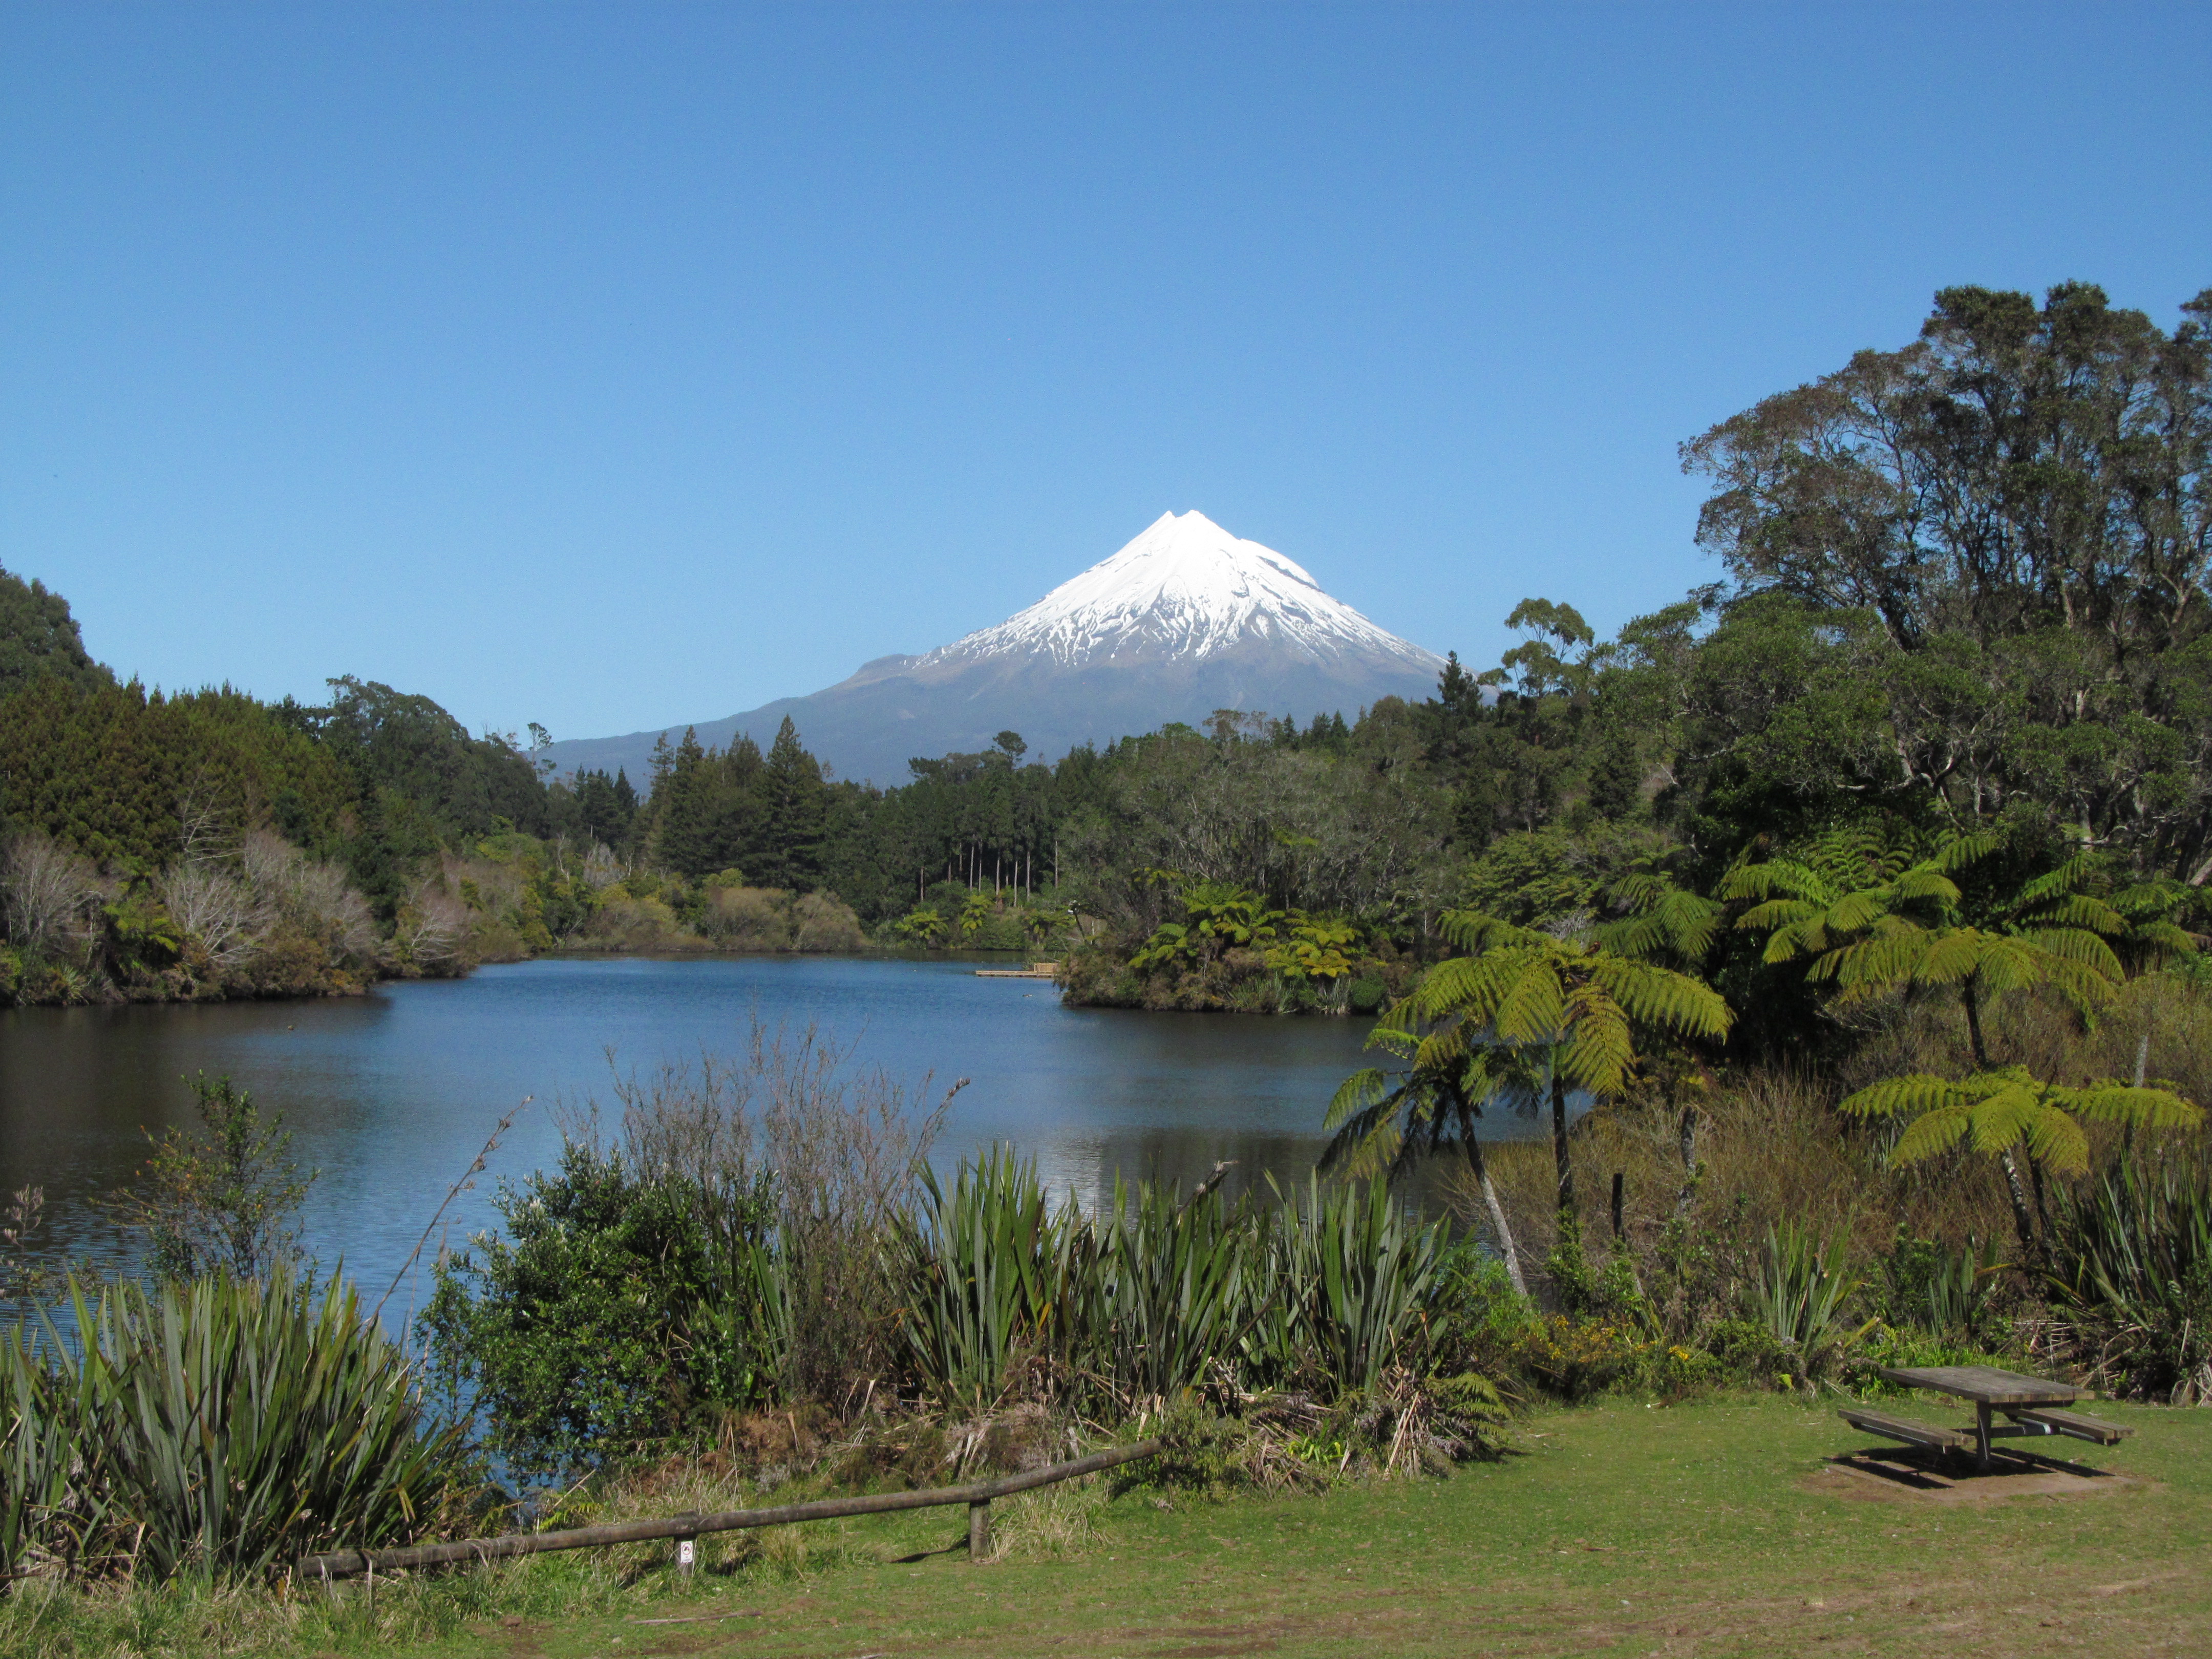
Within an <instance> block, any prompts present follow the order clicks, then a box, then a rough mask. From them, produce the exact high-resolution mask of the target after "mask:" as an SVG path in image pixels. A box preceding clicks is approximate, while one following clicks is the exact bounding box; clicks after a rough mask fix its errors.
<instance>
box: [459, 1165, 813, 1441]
mask: <svg viewBox="0 0 2212 1659" xmlns="http://www.w3.org/2000/svg"><path fill="white" fill-rule="evenodd" d="M494 1205H495V1208H496V1209H497V1210H498V1212H499V1213H500V1217H501V1221H502V1223H503V1224H504V1226H505V1230H506V1234H507V1236H506V1237H503V1238H502V1237H478V1238H477V1239H476V1240H474V1241H472V1242H471V1246H470V1248H469V1249H467V1250H465V1251H464V1252H463V1253H462V1254H460V1255H458V1256H456V1257H454V1258H453V1259H452V1260H450V1261H443V1262H441V1263H440V1264H439V1266H438V1268H437V1288H436V1290H435V1292H434V1293H433V1295H432V1297H431V1299H430V1302H429V1304H428V1307H427V1308H426V1309H425V1310H424V1311H423V1313H422V1321H421V1323H422V1331H423V1333H424V1335H425V1336H426V1337H427V1339H428V1342H429V1346H430V1351H431V1352H432V1353H433V1354H434V1355H435V1356H436V1358H437V1360H438V1362H439V1364H440V1366H441V1369H442V1370H444V1372H445V1373H446V1375H447V1378H448V1384H449V1387H450V1388H452V1389H453V1391H454V1394H455V1395H456V1398H458V1397H459V1392H460V1389H461V1387H462V1385H464V1384H465V1385H466V1387H467V1389H468V1390H469V1392H470V1393H471V1395H472V1396H473V1398H474V1400H475V1402H476V1405H477V1408H478V1410H479V1411H480V1412H481V1413H483V1417H484V1419H485V1424H486V1433H485V1442H486V1444H487V1445H488V1446H489V1448H490V1449H492V1450H493V1451H494V1452H495V1453H496V1454H498V1455H500V1456H501V1457H503V1458H506V1459H507V1460H509V1461H510V1462H512V1463H513V1465H514V1467H515V1468H518V1469H519V1470H521V1471H524V1472H526V1473H554V1472H558V1471H563V1470H568V1469H573V1468H576V1467H579V1466H582V1465H587V1464H591V1463H593V1462H599V1461H601V1460H602V1459H604V1458H605V1457H606V1456H607V1455H611V1454H612V1455H621V1454H624V1453H630V1452H635V1450H637V1449H640V1448H641V1447H643V1446H645V1445H647V1444H649V1443H653V1442H656V1441H659V1440H663V1439H665V1438H667V1437H671V1436H672V1435H676V1434H678V1433H681V1432H682V1431H685V1430H686V1429H693V1428H696V1427H699V1426H700V1425H702V1422H703V1420H704V1419H703V1416H702V1413H706V1412H708V1411H709V1410H710V1409H712V1408H715V1407H744V1406H746V1405H749V1404H750V1403H752V1402H753V1401H755V1400H757V1399H759V1398H761V1397H763V1396H764V1395H768V1394H769V1393H771V1392H772V1391H773V1390H774V1388H775V1381H776V1370H777V1367H778V1361H779V1358H780V1355H779V1354H778V1353H777V1352H776V1351H775V1350H776V1345H775V1342H774V1341H773V1340H772V1337H771V1334H770V1331H771V1326H770V1321H769V1310H770V1308H771V1307H772V1306H773V1305H775V1302H776V1301H777V1300H778V1299H779V1298H778V1297H776V1296H775V1293H773V1292H769V1293H765V1294H764V1292H763V1274H762V1270H761V1267H760V1266H759V1263H758V1261H757V1257H758V1255H759V1254H761V1253H763V1252H764V1250H765V1249H766V1239H767V1234H768V1230H769V1213H770V1211H769V1200H768V1197H767V1194H766V1191H765V1188H764V1185H763V1184H762V1183H759V1182H754V1183H750V1184H743V1183H732V1184H730V1185H727V1186H718V1187H708V1186H707V1185H705V1184H703V1183H702V1182H699V1181H698V1180H697V1179H696V1177H692V1176H688V1175H686V1174H679V1173H678V1172H676V1171H673V1170H666V1169H659V1170H656V1169H653V1168H650V1167H640V1166H639V1165H638V1164H635V1163H634V1162H633V1161H632V1160H631V1159H629V1158H625V1156H624V1155H623V1152H620V1151H613V1152H609V1151H604V1150H602V1149H600V1148H599V1147H598V1146H593V1145H592V1144H590V1143H589V1142H587V1141H582V1140H578V1139H568V1140H567V1141H566V1143H565V1144H564V1145H563V1146H562V1152H561V1162H560V1165H559V1168H558V1169H557V1170H555V1171H553V1172H551V1173H550V1174H548V1173H544V1172H539V1173H537V1174H534V1175H532V1176H530V1177H529V1178H528V1179H526V1181H524V1182H522V1183H521V1184H520V1186H515V1185H512V1184H502V1186H501V1189H500V1193H499V1195H498V1197H497V1198H496V1199H495V1200H494Z"/></svg>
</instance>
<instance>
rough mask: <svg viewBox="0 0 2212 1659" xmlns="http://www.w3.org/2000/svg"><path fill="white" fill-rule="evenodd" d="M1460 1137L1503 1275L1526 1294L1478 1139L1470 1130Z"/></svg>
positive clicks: (1517, 1256) (1516, 1254)
mask: <svg viewBox="0 0 2212 1659" xmlns="http://www.w3.org/2000/svg"><path fill="white" fill-rule="evenodd" d="M1464 1139H1466V1142H1467V1162H1468V1168H1469V1169H1471V1170H1474V1180H1475V1184H1476V1185H1477V1186H1479V1187H1480V1188H1482V1202H1483V1206H1484V1207H1485V1208H1486V1209H1487V1210H1488V1211H1489V1212H1490V1226H1491V1230H1492V1231H1493V1232H1495V1233H1496V1234H1497V1235H1498V1251H1499V1253H1500V1254H1501V1255H1504V1258H1505V1276H1506V1277H1507V1278H1508V1279H1511V1280H1512V1281H1513V1289H1514V1291H1516V1293H1517V1294H1519V1295H1521V1296H1526V1295H1528V1281H1527V1280H1526V1279H1522V1277H1521V1254H1520V1252H1519V1251H1517V1250H1516V1249H1514V1248H1513V1230H1512V1229H1511V1228H1510V1227H1509V1226H1507V1225H1505V1206H1504V1205H1503V1204H1501V1203H1499V1202H1498V1188H1497V1186H1496V1184H1495V1183H1493V1182H1492V1180H1491V1179H1490V1165H1489V1164H1487V1163H1486V1162H1485V1161H1484V1159H1483V1156H1482V1142H1481V1141H1480V1140H1479V1139H1476V1138H1475V1136H1474V1133H1473V1132H1472V1130H1470V1131H1469V1132H1468V1133H1467V1135H1466V1136H1465V1137H1464Z"/></svg>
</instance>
